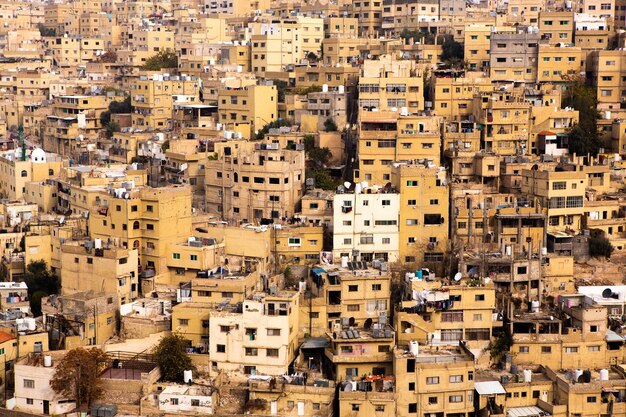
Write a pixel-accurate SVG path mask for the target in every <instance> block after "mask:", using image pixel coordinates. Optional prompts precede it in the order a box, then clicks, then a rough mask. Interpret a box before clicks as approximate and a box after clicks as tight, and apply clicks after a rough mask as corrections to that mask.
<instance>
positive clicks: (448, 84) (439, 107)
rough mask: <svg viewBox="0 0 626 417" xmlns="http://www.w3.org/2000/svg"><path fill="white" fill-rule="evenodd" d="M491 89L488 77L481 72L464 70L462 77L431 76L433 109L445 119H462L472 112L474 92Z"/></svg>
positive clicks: (491, 85)
mask: <svg viewBox="0 0 626 417" xmlns="http://www.w3.org/2000/svg"><path fill="white" fill-rule="evenodd" d="M482 91H485V92H488V91H493V84H492V83H491V79H490V78H489V77H485V76H484V75H483V73H482V72H466V73H465V76H464V77H458V78H457V77H437V76H435V77H432V78H431V93H432V97H433V110H434V111H435V112H436V113H437V115H438V116H440V117H442V118H443V119H446V120H463V119H466V118H467V117H468V116H469V115H471V114H472V113H473V108H472V106H473V103H474V94H476V93H479V92H482Z"/></svg>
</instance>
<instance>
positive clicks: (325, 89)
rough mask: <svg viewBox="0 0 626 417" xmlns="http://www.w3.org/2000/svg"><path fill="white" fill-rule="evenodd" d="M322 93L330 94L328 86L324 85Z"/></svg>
mask: <svg viewBox="0 0 626 417" xmlns="http://www.w3.org/2000/svg"><path fill="white" fill-rule="evenodd" d="M322 93H328V84H322Z"/></svg>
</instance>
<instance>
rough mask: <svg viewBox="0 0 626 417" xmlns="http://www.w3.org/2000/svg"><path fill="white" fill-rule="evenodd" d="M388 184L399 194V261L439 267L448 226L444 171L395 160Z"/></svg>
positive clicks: (444, 247) (445, 245) (446, 240)
mask: <svg viewBox="0 0 626 417" xmlns="http://www.w3.org/2000/svg"><path fill="white" fill-rule="evenodd" d="M391 184H392V185H393V186H394V187H395V188H396V189H397V190H398V192H399V193H400V218H399V224H400V225H401V226H400V228H399V260H400V262H404V263H405V264H410V265H421V266H426V265H428V266H431V267H436V269H441V268H440V266H441V263H442V261H443V256H444V254H445V252H446V250H447V247H448V225H449V219H448V213H449V206H448V187H447V178H446V173H445V170H443V169H441V168H434V167H432V168H431V167H430V166H425V165H424V164H413V163H394V164H393V165H392V171H391Z"/></svg>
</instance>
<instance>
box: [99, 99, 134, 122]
mask: <svg viewBox="0 0 626 417" xmlns="http://www.w3.org/2000/svg"><path fill="white" fill-rule="evenodd" d="M130 103H131V101H130V96H126V97H125V98H124V100H123V101H112V102H110V103H109V109H108V110H107V111H104V112H102V113H101V114H100V124H102V127H104V128H106V127H107V125H108V124H109V123H110V122H111V115H112V114H127V113H131V112H132V111H133V106H132V105H131V104H130Z"/></svg>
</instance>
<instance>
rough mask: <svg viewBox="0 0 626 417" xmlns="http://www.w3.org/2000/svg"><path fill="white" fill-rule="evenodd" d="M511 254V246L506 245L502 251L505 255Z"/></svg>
mask: <svg viewBox="0 0 626 417" xmlns="http://www.w3.org/2000/svg"><path fill="white" fill-rule="evenodd" d="M511 252H512V249H511V245H507V246H506V248H505V249H504V253H505V255H506V256H511Z"/></svg>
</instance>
